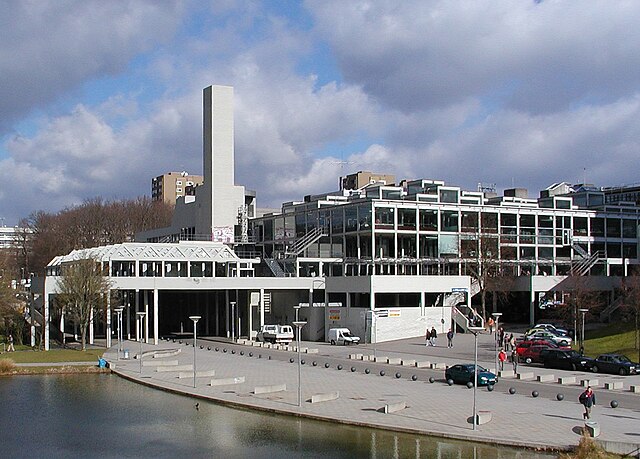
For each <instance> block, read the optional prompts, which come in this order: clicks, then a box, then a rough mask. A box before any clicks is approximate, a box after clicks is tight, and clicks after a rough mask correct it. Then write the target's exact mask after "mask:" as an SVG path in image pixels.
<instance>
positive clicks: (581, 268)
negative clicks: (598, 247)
mask: <svg viewBox="0 0 640 459" xmlns="http://www.w3.org/2000/svg"><path fill="white" fill-rule="evenodd" d="M599 261H600V251H596V252H593V253H592V254H591V255H589V256H588V257H587V258H583V259H581V260H577V261H574V262H573V263H571V271H570V273H571V275H572V276H584V275H585V274H587V273H588V272H589V270H590V269H591V268H593V265H595V264H596V263H597V262H599Z"/></svg>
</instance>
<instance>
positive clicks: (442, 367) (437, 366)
mask: <svg viewBox="0 0 640 459" xmlns="http://www.w3.org/2000/svg"><path fill="white" fill-rule="evenodd" d="M431 369H432V370H446V369H447V364H446V363H442V362H436V363H432V364H431Z"/></svg>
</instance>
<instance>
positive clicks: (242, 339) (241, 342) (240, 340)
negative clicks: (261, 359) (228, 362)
mask: <svg viewBox="0 0 640 459" xmlns="http://www.w3.org/2000/svg"><path fill="white" fill-rule="evenodd" d="M249 342H250V341H249V340H248V339H244V338H238V339H237V340H236V343H238V344H242V345H244V344H248V343H249Z"/></svg>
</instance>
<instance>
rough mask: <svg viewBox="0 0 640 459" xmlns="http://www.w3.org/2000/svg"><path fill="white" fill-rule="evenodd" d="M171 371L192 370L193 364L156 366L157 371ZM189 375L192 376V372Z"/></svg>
mask: <svg viewBox="0 0 640 459" xmlns="http://www.w3.org/2000/svg"><path fill="white" fill-rule="evenodd" d="M143 363H144V362H143ZM172 371H193V365H172V366H168V367H167V366H163V367H156V372H157V373H169V372H172ZM191 376H193V373H192V374H191Z"/></svg>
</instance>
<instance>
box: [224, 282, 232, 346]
mask: <svg viewBox="0 0 640 459" xmlns="http://www.w3.org/2000/svg"><path fill="white" fill-rule="evenodd" d="M224 299H225V301H224V303H225V304H224V307H225V308H226V309H225V310H226V311H227V313H226V314H225V317H226V318H227V338H230V337H231V321H230V318H229V314H230V312H229V290H225V291H224Z"/></svg>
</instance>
